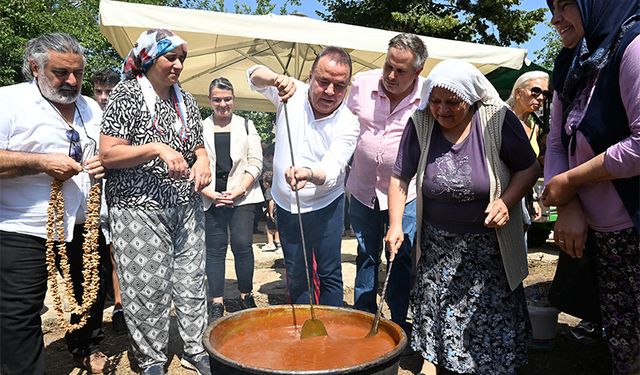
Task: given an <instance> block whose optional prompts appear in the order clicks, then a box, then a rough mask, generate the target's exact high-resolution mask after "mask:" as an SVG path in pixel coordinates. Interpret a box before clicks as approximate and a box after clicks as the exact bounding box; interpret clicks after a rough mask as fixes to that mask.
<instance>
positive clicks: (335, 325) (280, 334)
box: [217, 319, 396, 371]
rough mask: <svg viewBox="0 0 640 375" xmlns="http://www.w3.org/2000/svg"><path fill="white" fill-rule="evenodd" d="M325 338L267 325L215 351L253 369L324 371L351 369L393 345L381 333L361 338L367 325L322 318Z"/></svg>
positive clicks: (240, 334) (230, 339)
mask: <svg viewBox="0 0 640 375" xmlns="http://www.w3.org/2000/svg"><path fill="white" fill-rule="evenodd" d="M322 321H323V322H324V324H325V326H326V328H327V331H328V333H329V335H328V336H319V337H311V338H307V339H304V340H302V339H300V326H298V327H297V328H296V327H293V326H279V325H278V324H274V325H272V324H267V325H266V326H265V325H262V326H260V327H255V329H251V330H242V331H241V332H237V333H236V334H234V335H233V337H227V338H226V339H225V342H224V343H221V344H220V345H219V346H218V347H217V350H218V352H220V354H222V355H224V356H225V357H227V358H229V359H231V360H234V361H236V362H239V363H242V364H244V365H247V366H250V367H254V368H266V369H274V370H298V371H303V370H326V369H339V368H345V367H352V366H356V365H359V364H362V363H366V362H369V361H371V360H374V359H376V358H379V357H380V356H382V355H384V354H386V353H388V352H390V351H391V350H393V348H394V347H395V346H396V342H395V341H394V339H393V338H392V337H391V336H390V335H389V334H388V333H387V332H386V331H384V330H382V329H380V330H378V334H376V335H375V336H372V337H365V336H367V334H368V333H369V330H370V329H371V326H370V323H369V324H353V323H354V322H353V321H331V320H325V319H322Z"/></svg>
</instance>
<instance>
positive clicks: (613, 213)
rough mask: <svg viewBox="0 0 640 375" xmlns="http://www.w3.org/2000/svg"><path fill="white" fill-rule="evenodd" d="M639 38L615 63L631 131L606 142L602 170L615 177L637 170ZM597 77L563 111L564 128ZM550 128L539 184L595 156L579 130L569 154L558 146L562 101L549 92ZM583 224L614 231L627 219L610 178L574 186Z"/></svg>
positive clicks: (574, 119) (583, 105) (575, 120)
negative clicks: (610, 143)
mask: <svg viewBox="0 0 640 375" xmlns="http://www.w3.org/2000/svg"><path fill="white" fill-rule="evenodd" d="M638 61H640V37H636V38H635V39H634V40H633V41H632V42H631V43H630V44H629V46H628V47H627V49H626V51H625V52H624V55H623V56H622V61H621V63H620V95H621V96H622V103H623V104H624V108H625V111H626V112H627V118H628V119H629V129H630V130H631V136H630V137H628V138H626V139H624V140H622V141H620V142H618V143H616V144H614V145H611V146H610V147H609V148H608V149H607V151H606V153H605V156H604V166H605V168H606V170H607V171H608V172H609V173H610V174H612V175H613V176H615V177H616V178H626V177H631V176H634V175H638V174H639V173H640V105H639V104H638V103H640V64H638ZM596 83H597V79H596V80H594V82H593V83H592V84H590V85H587V86H588V87H587V88H586V89H585V90H584V91H583V92H582V93H581V94H580V95H579V96H578V97H577V98H576V100H577V101H578V102H577V103H578V104H577V105H575V106H574V108H573V110H572V111H571V112H570V113H569V116H567V123H566V124H564V130H565V131H567V132H569V130H570V129H571V128H573V127H575V126H577V124H579V123H580V121H581V120H582V117H583V116H584V114H585V112H586V109H587V106H588V104H589V101H590V100H591V95H592V93H593V88H594V85H595V84H596ZM551 123H552V126H551V131H550V133H549V135H548V137H547V153H546V154H545V163H544V176H545V183H547V182H549V180H550V179H551V178H552V177H553V176H555V175H558V174H560V173H563V172H565V171H567V170H569V169H571V168H574V167H576V166H578V165H580V164H582V163H585V162H587V161H589V160H591V159H592V158H593V157H595V154H594V152H593V149H592V148H591V146H590V145H589V143H588V142H587V140H586V138H585V137H584V135H583V134H582V133H581V132H579V131H578V132H577V133H576V152H575V154H574V155H569V152H568V150H567V149H565V148H564V146H563V145H562V139H561V135H560V129H561V128H560V126H554V125H555V124H561V123H562V104H561V102H560V99H557V98H555V97H554V100H553V104H552V110H551ZM578 197H579V198H580V201H581V203H582V208H583V210H584V213H585V217H586V220H587V223H588V224H589V226H590V227H591V228H593V229H594V230H597V231H599V232H614V231H619V230H622V229H626V228H630V227H632V226H633V222H632V221H631V218H630V217H629V213H628V211H627V210H626V209H625V207H624V205H623V204H622V201H621V200H620V196H619V195H618V193H617V191H616V189H615V187H614V186H613V184H612V183H611V181H603V182H599V183H592V184H587V185H583V186H581V187H580V188H579V189H578Z"/></svg>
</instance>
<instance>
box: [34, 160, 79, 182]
mask: <svg viewBox="0 0 640 375" xmlns="http://www.w3.org/2000/svg"><path fill="white" fill-rule="evenodd" d="M40 164H41V166H42V171H44V172H45V173H46V174H48V175H49V176H51V177H53V178H55V179H56V180H60V181H66V180H68V179H70V178H71V177H73V176H75V175H77V174H78V173H80V172H82V165H80V163H78V162H77V161H75V160H73V159H72V158H70V157H69V156H68V155H65V154H42V155H41V157H40Z"/></svg>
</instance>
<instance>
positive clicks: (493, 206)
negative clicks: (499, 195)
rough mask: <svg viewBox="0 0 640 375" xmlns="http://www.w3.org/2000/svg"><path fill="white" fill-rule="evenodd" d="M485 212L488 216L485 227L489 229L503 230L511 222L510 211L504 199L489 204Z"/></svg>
mask: <svg viewBox="0 0 640 375" xmlns="http://www.w3.org/2000/svg"><path fill="white" fill-rule="evenodd" d="M484 212H485V213H486V214H487V217H486V218H485V219H484V225H485V226H486V227H487V228H502V227H504V226H505V225H506V224H507V222H508V221H509V209H508V208H507V205H505V204H504V202H503V201H502V199H496V200H495V201H493V202H491V203H489V205H488V206H487V209H486V210H484Z"/></svg>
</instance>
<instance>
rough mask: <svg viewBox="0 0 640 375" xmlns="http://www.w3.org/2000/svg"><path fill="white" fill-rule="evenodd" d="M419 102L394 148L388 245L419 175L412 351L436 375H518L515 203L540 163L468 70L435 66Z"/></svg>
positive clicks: (519, 245) (502, 107) (523, 349)
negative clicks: (431, 366) (410, 186)
mask: <svg viewBox="0 0 640 375" xmlns="http://www.w3.org/2000/svg"><path fill="white" fill-rule="evenodd" d="M422 103H423V104H422V105H421V107H420V109H419V110H417V111H416V112H415V113H414V115H413V116H412V118H411V120H409V124H408V125H407V127H406V128H405V131H404V134H403V136H402V140H401V141H400V148H399V150H398V157H397V159H396V164H395V166H394V169H393V175H392V177H391V183H390V186H389V222H390V223H389V224H390V225H389V231H388V232H387V235H386V238H385V240H386V242H387V245H388V247H389V249H390V251H392V252H394V253H395V252H396V251H397V249H398V248H399V247H400V245H401V243H402V239H403V238H404V235H403V232H402V211H403V209H404V202H405V198H406V195H407V188H408V184H409V181H410V180H411V178H412V177H413V176H414V175H415V176H416V183H417V189H418V198H417V199H418V202H417V207H416V220H417V223H419V224H420V227H421V230H420V231H417V232H416V244H417V247H416V248H417V249H418V251H419V252H420V253H421V254H422V256H420V257H419V260H418V266H417V272H416V275H417V276H416V285H415V289H414V291H413V293H412V303H411V306H412V309H413V319H414V320H413V332H412V346H413V349H415V350H417V351H419V352H420V353H421V354H422V356H423V357H424V359H425V363H426V362H431V363H433V364H435V365H436V366H437V367H438V374H469V373H471V374H515V373H516V368H517V367H519V366H521V365H523V364H525V363H526V361H527V339H528V337H529V335H530V324H529V317H528V313H527V308H526V304H525V298H524V291H523V288H522V280H523V279H524V277H525V276H526V275H527V258H526V251H525V243H524V232H523V230H524V229H523V226H522V205H521V204H520V200H521V199H522V197H524V195H525V194H526V193H527V191H528V190H529V189H531V187H532V186H533V184H534V182H535V181H536V179H537V177H538V172H539V166H538V162H537V161H536V155H535V153H534V152H533V149H532V148H531V145H530V144H529V139H528V138H527V135H526V134H525V132H524V129H523V128H522V125H521V124H520V120H518V118H517V117H516V115H515V114H514V113H513V112H511V111H510V110H509V108H508V106H507V105H506V104H505V103H504V102H502V101H501V100H500V99H499V97H498V93H497V92H496V90H495V89H494V88H493V86H491V84H490V83H489V81H487V79H486V78H485V77H484V76H483V75H482V74H481V73H480V72H479V71H478V69H476V68H475V67H474V66H473V65H471V64H469V63H467V62H464V61H460V60H445V61H442V62H441V63H439V64H438V65H436V66H435V67H434V68H433V70H432V71H431V73H430V74H429V76H428V77H427V82H426V84H425V87H424V89H423V94H422ZM427 106H428V108H427ZM420 253H418V255H420ZM427 365H428V364H427ZM423 368H424V367H423ZM425 372H426V371H425Z"/></svg>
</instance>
